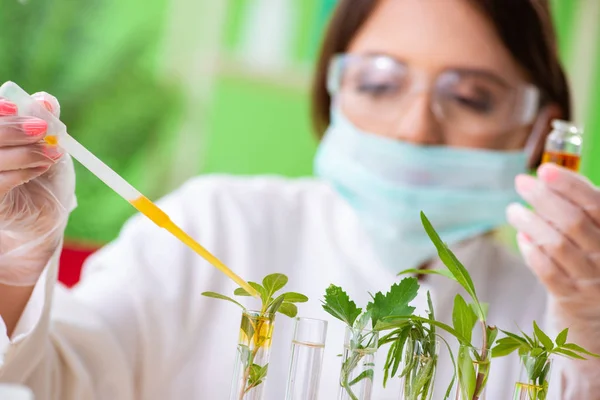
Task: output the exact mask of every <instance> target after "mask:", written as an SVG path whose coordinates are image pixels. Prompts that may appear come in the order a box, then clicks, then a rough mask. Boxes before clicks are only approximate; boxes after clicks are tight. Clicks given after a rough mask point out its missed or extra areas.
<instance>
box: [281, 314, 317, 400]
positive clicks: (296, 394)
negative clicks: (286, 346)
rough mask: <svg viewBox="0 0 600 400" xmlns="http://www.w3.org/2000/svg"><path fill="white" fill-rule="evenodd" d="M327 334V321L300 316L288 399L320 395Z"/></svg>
mask: <svg viewBox="0 0 600 400" xmlns="http://www.w3.org/2000/svg"><path fill="white" fill-rule="evenodd" d="M326 337H327V321H324V320H321V319H313V318H296V328H295V330H294V339H293V340H292V357H291V361H290V370H289V375H288V382H287V389H286V394H285V398H286V400H316V399H317V398H318V395H319V383H320V380H321V367H322V365H323V353H324V349H325V338H326Z"/></svg>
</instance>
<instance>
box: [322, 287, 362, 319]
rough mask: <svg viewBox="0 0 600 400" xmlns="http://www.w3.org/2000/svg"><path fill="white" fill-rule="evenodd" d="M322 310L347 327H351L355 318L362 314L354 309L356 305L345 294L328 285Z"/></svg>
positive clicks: (337, 288) (357, 309)
mask: <svg viewBox="0 0 600 400" xmlns="http://www.w3.org/2000/svg"><path fill="white" fill-rule="evenodd" d="M323 309H324V310H325V311H326V312H327V313H329V314H331V315H332V316H333V317H335V318H337V319H339V320H341V321H343V322H345V323H346V324H347V325H348V326H353V325H354V321H355V320H356V318H357V317H358V316H359V315H360V314H361V313H362V309H360V308H358V307H356V303H355V302H354V301H352V300H350V297H349V296H348V295H347V294H346V292H344V290H343V289H342V288H341V287H339V286H335V285H330V286H329V287H328V288H327V289H326V290H325V301H324V302H323Z"/></svg>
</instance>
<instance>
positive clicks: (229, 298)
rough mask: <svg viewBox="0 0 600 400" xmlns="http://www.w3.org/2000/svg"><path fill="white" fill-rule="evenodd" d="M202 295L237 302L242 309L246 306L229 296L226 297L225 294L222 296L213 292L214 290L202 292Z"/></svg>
mask: <svg viewBox="0 0 600 400" xmlns="http://www.w3.org/2000/svg"><path fill="white" fill-rule="evenodd" d="M202 296H206V297H212V298H213V299H220V300H227V301H230V302H232V303H233V304H237V305H238V306H240V307H242V309H244V310H245V309H246V307H244V306H243V305H241V304H240V303H238V302H237V301H235V300H234V299H232V298H231V297H227V296H224V295H222V294H219V293H215V292H203V293H202Z"/></svg>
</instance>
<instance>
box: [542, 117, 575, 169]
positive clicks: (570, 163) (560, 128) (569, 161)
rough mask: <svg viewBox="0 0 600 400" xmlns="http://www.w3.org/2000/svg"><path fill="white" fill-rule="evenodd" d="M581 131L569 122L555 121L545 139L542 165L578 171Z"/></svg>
mask: <svg viewBox="0 0 600 400" xmlns="http://www.w3.org/2000/svg"><path fill="white" fill-rule="evenodd" d="M582 145H583V130H582V129H580V128H579V127H577V126H576V125H574V124H573V123H571V122H569V121H562V120H558V119H555V120H553V121H552V132H550V135H548V138H547V139H546V147H545V150H544V156H543V157H542V163H547V162H549V163H554V164H558V165H560V166H561V167H565V168H568V169H570V170H572V171H575V172H578V171H579V164H580V161H581V148H582Z"/></svg>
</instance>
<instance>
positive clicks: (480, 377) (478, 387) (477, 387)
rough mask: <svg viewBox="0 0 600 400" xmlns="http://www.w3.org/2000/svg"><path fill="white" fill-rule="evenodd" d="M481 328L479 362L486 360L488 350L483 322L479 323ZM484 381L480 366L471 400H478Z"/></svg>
mask: <svg viewBox="0 0 600 400" xmlns="http://www.w3.org/2000/svg"><path fill="white" fill-rule="evenodd" d="M481 328H482V329H483V348H482V349H481V360H484V362H485V359H486V358H487V351H488V350H487V349H488V336H487V327H486V324H485V322H483V321H481ZM484 379H485V373H483V372H481V365H479V366H478V367H477V381H476V383H475V392H474V393H473V400H479V391H480V390H481V386H482V385H483V380H484Z"/></svg>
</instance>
